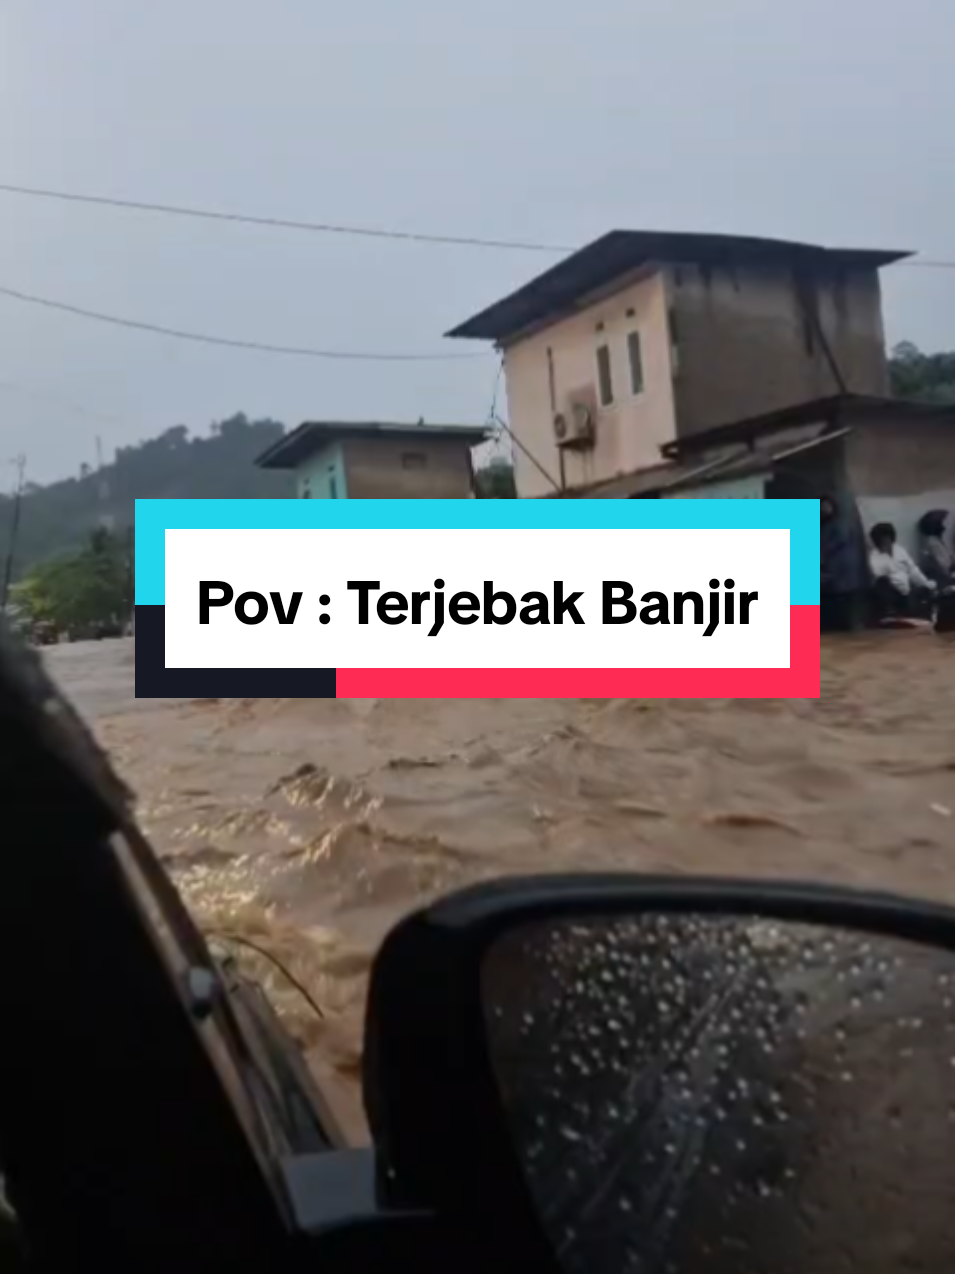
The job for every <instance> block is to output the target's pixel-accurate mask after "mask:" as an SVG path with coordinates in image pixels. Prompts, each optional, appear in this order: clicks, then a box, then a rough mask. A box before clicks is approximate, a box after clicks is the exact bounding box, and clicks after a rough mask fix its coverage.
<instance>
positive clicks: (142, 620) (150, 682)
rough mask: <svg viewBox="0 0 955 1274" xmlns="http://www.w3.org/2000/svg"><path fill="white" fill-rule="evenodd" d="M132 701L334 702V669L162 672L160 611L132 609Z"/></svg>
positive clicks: (163, 648)
mask: <svg viewBox="0 0 955 1274" xmlns="http://www.w3.org/2000/svg"><path fill="white" fill-rule="evenodd" d="M136 698H137V699H334V698H335V669H334V668H167V667H166V608H165V606H137V607H136Z"/></svg>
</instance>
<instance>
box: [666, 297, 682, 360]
mask: <svg viewBox="0 0 955 1274" xmlns="http://www.w3.org/2000/svg"><path fill="white" fill-rule="evenodd" d="M667 328H668V330H669V333H670V368H671V370H672V372H673V375H674V376H675V375H676V374H677V372H678V371H679V370H680V340H679V331H678V329H677V321H676V310H675V309H674V308H673V307H672V306H671V307H670V308H669V309H668V310H667Z"/></svg>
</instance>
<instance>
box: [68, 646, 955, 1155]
mask: <svg viewBox="0 0 955 1274" xmlns="http://www.w3.org/2000/svg"><path fill="white" fill-rule="evenodd" d="M48 663H49V666H50V668H51V671H52V672H53V674H54V675H55V676H56V677H57V679H58V681H59V682H60V684H61V686H62V687H63V688H64V689H65V690H66V692H67V693H68V694H69V695H70V697H71V698H72V699H73V701H74V702H75V703H76V705H77V706H78V707H79V708H80V710H81V711H82V712H83V713H84V714H85V715H86V716H87V718H88V719H89V720H90V721H91V722H92V724H93V725H94V726H95V729H96V732H97V734H98V735H99V737H100V739H101V741H102V742H103V743H104V744H105V746H106V747H107V748H108V750H109V751H110V753H111V755H112V757H113V760H114V763H115V764H116V766H117V768H118V770H119V771H120V773H121V775H122V776H123V777H124V778H125V779H126V780H127V781H128V782H129V783H130V784H131V785H132V786H133V787H134V789H135V790H136V792H137V793H138V798H139V807H138V808H139V817H140V819H141V822H142V825H143V827H144V829H145V830H146V832H147V834H148V835H149V837H150V838H151V840H152V842H153V844H154V846H155V848H156V850H157V851H158V853H159V854H160V856H161V857H162V859H163V861H164V862H165V864H166V866H167V868H168V870H169V871H170V872H171V873H172V875H173V877H174V878H175V880H176V882H177V883H178V885H179V888H180V889H181V891H182V892H183V894H184V896H185V898H186V899H187V901H188V903H189V904H190V906H191V907H192V908H193V910H194V912H195V913H196V914H197V916H198V917H199V918H200V920H201V921H202V923H203V924H204V925H206V926H207V927H208V928H210V929H212V930H226V931H229V932H231V933H236V934H239V935H240V936H245V937H246V938H249V939H251V940H252V941H256V942H259V943H261V944H263V945H266V946H267V947H268V948H269V949H270V950H272V951H274V952H275V953H276V954H277V955H278V956H280V957H281V958H282V959H283V960H286V961H287V962H289V964H290V966H291V968H292V969H293V971H294V972H295V974H296V975H297V976H298V977H299V978H300V979H302V980H303V981H305V982H306V983H307V985H308V986H309V988H310V990H311V991H312V993H313V994H314V996H315V998H316V999H317V1000H318V1001H319V1002H320V1003H321V1004H322V1006H323V1008H324V1010H325V1013H326V1018H325V1020H324V1021H318V1020H317V1019H316V1018H315V1016H314V1014H313V1013H312V1012H311V1011H310V1010H309V1009H308V1007H307V1006H306V1005H305V1004H304V1002H303V1001H302V1000H301V999H300V998H297V995H296V992H295V991H294V990H292V989H290V988H289V987H288V986H287V985H283V983H282V981H281V980H280V979H279V978H278V977H277V975H275V974H274V972H273V971H272V970H271V968H270V966H269V965H267V964H266V963H264V962H262V961H261V960H260V957H259V956H257V955H255V954H254V953H249V952H248V951H245V954H244V957H243V958H246V959H248V960H250V961H252V962H257V963H255V970H254V971H255V973H256V974H257V975H261V976H262V977H263V980H264V981H265V982H266V985H267V987H268V989H269V991H270V993H271V994H272V995H273V997H274V998H275V1000H276V1002H277V1003H278V1005H279V1008H280V1011H281V1012H282V1013H283V1015H284V1017H285V1018H286V1020H287V1021H288V1022H289V1024H290V1025H291V1026H292V1028H293V1030H294V1031H295V1032H296V1033H297V1035H298V1036H299V1038H300V1039H301V1040H302V1041H303V1043H304V1044H305V1046H306V1048H307V1049H308V1055H309V1058H310V1061H311V1063H312V1065H313V1067H314V1069H315V1070H316V1071H317V1073H318V1074H319V1075H320V1077H321V1078H322V1079H323V1080H324V1081H325V1082H326V1083H327V1084H328V1085H329V1086H330V1088H331V1090H332V1093H333V1096H334V1098H335V1100H336V1101H337V1103H338V1104H339V1107H340V1109H342V1111H343V1114H344V1117H345V1119H346V1122H347V1123H348V1126H349V1127H350V1129H351V1130H352V1133H353V1135H354V1136H355V1137H356V1138H358V1137H360V1136H361V1135H362V1121H361V1115H360V1110H359V1106H358V1100H357V1083H356V1077H357V1068H358V1062H359V1043H360V1033H361V1013H362V1007H363V999H364V992H365V983H366V977H367V972H368V968H369V964H370V961H371V958H372V955H373V952H374V950H375V947H376V945H377V943H378V942H379V940H380V938H381V937H382V934H383V933H384V931H385V930H386V929H387V928H388V926H389V925H390V924H391V923H392V922H393V921H394V920H395V919H396V918H397V917H398V916H400V915H401V914H402V913H403V912H405V911H406V910H408V909H409V908H410V907H412V906H414V905H415V904H417V903H421V902H423V901H425V900H427V899H430V898H433V897H434V896H435V895H436V894H439V893H441V892H443V891H445V890H448V889H452V888H454V887H456V886H459V885H463V884H466V883H469V882H473V881H476V880H480V879H482V878H485V877H489V876H495V875H499V874H503V873H514V872H525V871H528V870H535V871H540V870H543V871H561V870H566V869H571V868H574V869H580V868H607V867H611V868H626V869H629V870H665V871H671V872H713V873H739V874H748V875H754V876H790V877H794V876H795V877H800V878H813V879H824V880H838V881H843V882H847V883H850V884H855V885H863V886H880V887H886V888H892V889H899V890H902V891H908V892H912V893H918V894H923V895H927V896H931V897H933V898H945V899H949V900H951V901H955V711H953V710H955V692H953V686H952V670H953V668H955V647H953V646H952V645H951V644H949V643H947V642H946V641H945V640H944V639H941V638H938V637H935V636H934V635H933V634H931V633H912V632H908V633H895V634H880V635H879V636H874V637H864V638H859V639H855V638H852V639H843V640H836V641H833V642H831V643H825V644H824V647H823V679H822V698H821V699H820V700H818V701H801V700H767V701H761V700H752V701H749V700H729V701H727V700H719V701H717V700H708V701H700V702H697V701H692V700H688V701H682V700H563V699H554V700H500V699H499V700H486V699H485V700H476V701H473V702H454V701H443V700H419V701H393V702H392V701H383V700H322V699H297V700H294V699H293V700H286V699H245V700H189V701H177V700H136V699H135V698H134V697H133V645H132V642H130V641H105V642H101V643H89V644H77V645H72V646H61V647H55V648H52V649H51V650H50V651H49V652H48Z"/></svg>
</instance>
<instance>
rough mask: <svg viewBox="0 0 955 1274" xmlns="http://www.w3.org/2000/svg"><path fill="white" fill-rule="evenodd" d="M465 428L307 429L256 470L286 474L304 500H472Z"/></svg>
mask: <svg viewBox="0 0 955 1274" xmlns="http://www.w3.org/2000/svg"><path fill="white" fill-rule="evenodd" d="M488 437H489V431H488V430H487V429H485V428H482V427H476V426H473V425H426V424H425V423H424V422H423V421H422V422H419V423H418V424H395V423H387V422H380V421H361V422H358V421H355V422H345V421H312V422H306V423H305V424H302V425H299V426H298V428H297V429H293V430H292V431H291V433H288V434H286V435H285V436H284V437H283V438H280V439H279V441H278V442H276V443H274V444H273V445H272V446H271V447H269V449H268V450H267V451H265V452H263V453H262V455H261V456H259V457H258V459H257V460H256V464H257V465H259V466H261V468H263V469H289V470H292V471H293V473H294V477H295V484H296V492H295V493H296V496H298V497H299V498H300V499H304V500H309V499H314V500H373V499H378V500H382V499H384V500H402V499H412V500H426V499H437V500H461V499H469V498H471V497H472V496H473V495H474V467H473V464H472V460H471V449H472V447H475V446H477V445H478V444H480V443H482V442H486V441H487V439H488Z"/></svg>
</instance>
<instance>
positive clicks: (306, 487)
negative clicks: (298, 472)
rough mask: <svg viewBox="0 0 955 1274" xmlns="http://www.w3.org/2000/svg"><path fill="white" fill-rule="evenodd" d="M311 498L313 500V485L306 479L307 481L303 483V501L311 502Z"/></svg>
mask: <svg viewBox="0 0 955 1274" xmlns="http://www.w3.org/2000/svg"><path fill="white" fill-rule="evenodd" d="M311 498H312V485H311V483H310V482H309V480H308V478H306V479H305V481H304V482H303V483H302V499H303V500H311Z"/></svg>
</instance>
